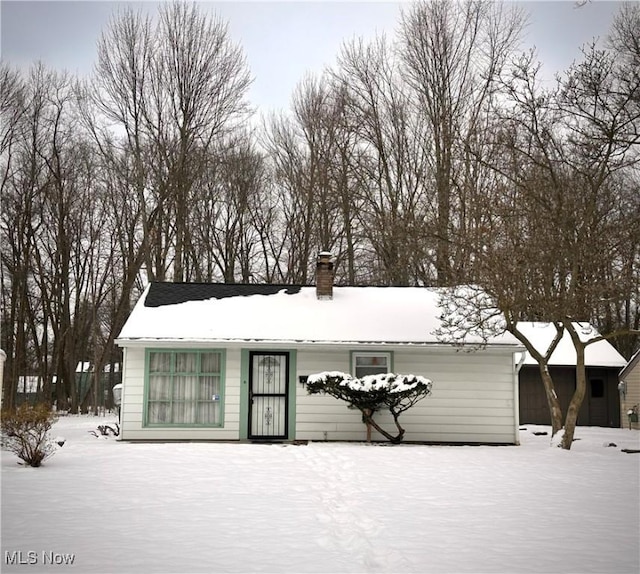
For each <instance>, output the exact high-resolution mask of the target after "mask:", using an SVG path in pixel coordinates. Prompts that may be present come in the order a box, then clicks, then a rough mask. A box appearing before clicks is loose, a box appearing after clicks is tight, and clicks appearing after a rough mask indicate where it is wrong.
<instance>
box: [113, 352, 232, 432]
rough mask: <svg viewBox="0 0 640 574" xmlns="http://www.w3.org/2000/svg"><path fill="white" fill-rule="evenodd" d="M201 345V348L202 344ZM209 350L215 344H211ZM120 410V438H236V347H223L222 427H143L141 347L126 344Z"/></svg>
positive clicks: (143, 374) (143, 368)
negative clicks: (224, 356) (224, 363)
mask: <svg viewBox="0 0 640 574" xmlns="http://www.w3.org/2000/svg"><path fill="white" fill-rule="evenodd" d="M203 348H204V347H203ZM210 348H212V349H218V348H219V347H216V346H211V347H210ZM123 362H124V364H123V394H122V406H121V413H120V421H121V427H122V431H121V439H122V440H237V439H238V438H239V429H240V349H227V350H226V365H225V381H224V383H223V384H224V419H223V420H224V426H223V427H222V428H196V427H186V428H175V427H173V428H172V427H166V428H159V427H154V428H144V426H143V420H142V419H143V412H144V379H145V364H144V362H145V349H144V348H142V347H128V348H126V349H125V353H124V361H123Z"/></svg>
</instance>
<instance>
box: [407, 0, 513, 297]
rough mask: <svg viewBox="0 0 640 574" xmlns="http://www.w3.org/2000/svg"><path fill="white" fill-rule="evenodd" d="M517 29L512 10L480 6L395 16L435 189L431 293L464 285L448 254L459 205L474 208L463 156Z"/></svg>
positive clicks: (473, 169)
mask: <svg viewBox="0 0 640 574" xmlns="http://www.w3.org/2000/svg"><path fill="white" fill-rule="evenodd" d="M523 24H524V19H523V16H522V13H521V12H520V11H519V10H518V9H516V8H513V7H510V8H507V7H506V6H505V5H503V4H501V3H494V2H485V1H482V0H480V1H475V0H473V1H465V2H454V1H450V0H446V1H443V2H420V3H417V4H413V5H412V6H411V7H410V8H409V9H407V10H406V11H405V12H404V13H403V15H402V20H401V25H400V42H401V44H400V48H399V50H400V55H401V58H402V60H403V62H404V68H403V70H404V74H405V76H406V79H407V81H408V83H409V85H410V86H411V88H412V89H413V90H414V92H415V94H416V95H417V101H418V110H417V113H418V114H420V115H423V116H424V120H425V123H426V126H428V128H427V130H426V132H425V136H424V138H425V139H424V145H425V147H426V148H427V150H428V151H427V157H428V158H429V170H430V176H431V178H432V181H433V186H434V188H435V189H434V192H435V200H436V210H437V215H436V220H435V221H434V223H433V233H432V235H433V237H434V239H435V267H436V273H437V282H438V284H439V285H451V284H453V283H455V282H459V281H461V280H464V279H465V277H462V276H456V273H455V272H454V271H455V269H456V267H458V268H460V269H463V268H465V267H466V264H467V262H459V261H455V259H454V256H455V255H456V253H455V251H454V249H452V247H453V246H455V243H456V239H457V237H456V234H460V233H464V231H465V229H464V226H465V225H467V224H468V222H466V221H465V214H466V213H465V210H466V209H467V205H466V202H467V200H469V202H471V201H473V200H474V197H473V196H472V197H470V198H469V197H466V195H465V192H468V190H469V189H471V190H473V188H474V187H475V185H476V184H477V183H478V182H482V180H483V178H482V176H481V175H480V174H478V173H477V170H478V168H479V167H480V166H481V164H478V163H477V162H474V160H473V158H474V154H469V149H470V148H471V149H472V150H473V151H474V152H475V154H478V153H480V146H481V145H482V142H483V138H482V135H483V134H486V131H485V130H486V124H485V118H486V115H487V113H488V112H489V111H490V110H491V106H492V105H493V104H494V103H495V97H496V93H497V88H498V86H499V80H500V78H501V75H502V74H503V73H504V70H505V67H506V66H507V63H508V59H509V57H510V56H511V54H512V53H513V50H514V49H515V48H516V46H517V43H518V40H519V36H520V33H521V30H522V27H523ZM456 228H457V230H456ZM462 239H463V241H464V237H463V238H462ZM457 255H458V256H459V257H462V256H468V254H467V253H459V254H457Z"/></svg>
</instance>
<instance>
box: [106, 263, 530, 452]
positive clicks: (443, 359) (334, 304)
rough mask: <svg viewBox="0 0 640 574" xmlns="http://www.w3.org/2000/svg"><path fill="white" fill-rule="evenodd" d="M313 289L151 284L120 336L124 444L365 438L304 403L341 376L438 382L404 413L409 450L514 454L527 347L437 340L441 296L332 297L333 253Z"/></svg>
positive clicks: (353, 421) (343, 419)
mask: <svg viewBox="0 0 640 574" xmlns="http://www.w3.org/2000/svg"><path fill="white" fill-rule="evenodd" d="M316 283H317V285H316V287H308V286H295V285H246V284H245V285H237V284H234V285H229V284H190V283H151V284H150V285H148V286H147V288H146V290H145V291H144V293H143V295H142V297H141V298H140V300H139V301H138V302H137V304H136V306H135V308H134V309H133V311H132V313H131V315H130V317H129V319H128V320H127V322H126V324H125V325H124V327H123V329H122V332H121V333H120V335H119V336H118V339H117V343H118V344H119V345H120V346H121V347H122V348H123V355H124V362H123V392H122V397H121V438H122V439H123V440H163V441H166V440H172V439H175V440H231V441H236V440H283V441H293V440H354V441H361V440H365V438H366V427H365V425H364V424H363V423H362V417H361V414H360V413H359V411H356V410H353V409H349V408H348V407H347V405H346V404H344V403H343V402H340V401H338V400H336V399H334V398H332V397H330V396H325V395H309V394H308V393H307V392H306V389H305V381H306V378H307V376H308V375H310V374H312V373H318V372H322V371H328V370H337V371H343V372H351V373H352V374H354V375H355V376H363V375H365V374H374V373H384V372H398V373H403V374H416V375H423V376H426V377H428V378H430V379H431V380H432V381H433V383H434V386H433V393H432V395H431V396H430V397H428V398H426V399H424V400H423V401H421V402H419V403H418V404H417V405H415V406H414V407H413V408H412V409H410V410H409V411H407V412H406V413H404V414H403V415H402V418H401V423H402V425H403V427H404V428H405V429H406V434H405V441H429V442H447V443H496V444H517V443H518V388H517V373H516V365H515V363H514V354H515V353H517V352H519V351H522V346H521V345H520V343H519V342H518V341H517V340H516V339H515V338H513V337H512V336H511V335H510V334H508V333H507V334H503V335H500V336H497V337H493V338H491V339H489V340H488V341H487V344H486V346H485V347H484V348H483V349H482V350H477V351H474V352H460V351H459V349H457V348H456V347H454V346H453V345H451V344H445V343H443V342H441V341H440V340H439V339H438V337H437V336H436V335H435V334H434V331H435V330H436V328H437V327H438V326H439V325H440V319H439V316H440V313H441V309H440V308H439V293H438V291H437V290H436V289H428V288H418V287H338V286H336V287H334V286H333V271H332V263H331V261H330V257H329V256H328V255H327V254H321V255H320V257H319V260H318V264H317V278H316ZM468 342H469V343H478V341H475V340H473V338H472V337H469V340H468ZM381 415H382V414H381ZM376 420H378V421H379V422H380V423H381V424H382V425H391V424H392V421H391V418H390V417H388V418H386V419H385V418H384V417H383V416H380V417H376ZM381 438H382V437H380V436H379V435H377V434H376V433H375V432H374V435H373V439H374V440H377V439H381Z"/></svg>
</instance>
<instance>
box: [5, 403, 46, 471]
mask: <svg viewBox="0 0 640 574" xmlns="http://www.w3.org/2000/svg"><path fill="white" fill-rule="evenodd" d="M56 420H57V417H56V415H55V413H53V412H52V411H51V409H50V408H49V407H48V406H47V405H44V404H39V405H35V406H31V405H29V404H26V403H25V404H23V405H21V406H20V407H18V408H17V409H15V410H10V411H8V410H7V411H3V413H2V422H1V429H2V447H3V448H5V449H6V450H9V451H11V452H13V453H14V454H16V455H17V456H18V458H19V459H20V460H23V461H24V462H25V463H26V464H28V465H29V466H40V465H41V464H42V462H43V461H45V460H46V459H47V458H49V457H50V456H51V455H52V454H53V453H54V452H55V446H54V443H53V441H52V440H51V437H50V436H49V431H50V430H51V427H52V426H53V423H55V422H56Z"/></svg>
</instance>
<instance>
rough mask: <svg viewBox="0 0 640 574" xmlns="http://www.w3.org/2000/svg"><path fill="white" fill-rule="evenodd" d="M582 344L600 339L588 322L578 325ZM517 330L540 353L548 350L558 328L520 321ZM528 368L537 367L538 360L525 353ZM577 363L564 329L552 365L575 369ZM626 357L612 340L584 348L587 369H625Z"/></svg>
mask: <svg viewBox="0 0 640 574" xmlns="http://www.w3.org/2000/svg"><path fill="white" fill-rule="evenodd" d="M575 326H576V327H577V329H578V333H579V335H580V338H581V340H582V341H589V340H590V339H594V338H596V337H599V336H600V333H598V331H597V330H596V329H595V328H594V327H592V326H591V325H589V324H588V323H580V324H577V323H576V324H575ZM518 330H520V331H521V332H522V334H524V335H525V336H526V337H527V338H528V339H529V341H531V343H532V344H533V346H534V347H535V348H536V349H537V350H538V351H539V352H541V353H544V352H546V351H547V349H548V348H549V345H550V344H551V342H552V341H553V339H554V337H555V334H556V329H555V327H554V326H553V323H535V322H526V321H520V322H519V323H518ZM524 364H525V365H537V364H538V363H537V362H536V360H535V359H534V358H533V357H531V355H530V354H529V353H526V357H525V360H524ZM575 364H576V351H575V348H574V346H573V342H572V341H571V336H570V335H569V333H568V332H567V331H566V330H565V332H564V334H563V336H562V339H561V341H560V343H558V346H557V347H556V350H555V351H554V352H553V355H551V360H550V361H549V365H550V366H572V365H575ZM625 364H626V360H625V358H624V357H623V356H622V355H621V354H620V353H618V351H616V349H615V348H614V346H613V345H612V344H611V343H609V341H605V340H602V341H598V342H596V343H592V344H591V345H587V347H586V349H585V365H586V366H587V367H624V365H625Z"/></svg>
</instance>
